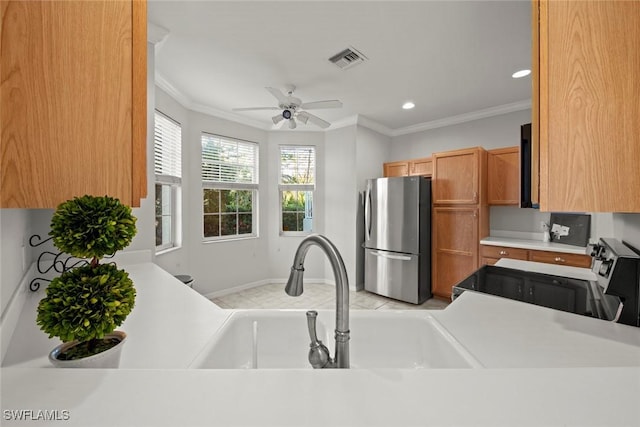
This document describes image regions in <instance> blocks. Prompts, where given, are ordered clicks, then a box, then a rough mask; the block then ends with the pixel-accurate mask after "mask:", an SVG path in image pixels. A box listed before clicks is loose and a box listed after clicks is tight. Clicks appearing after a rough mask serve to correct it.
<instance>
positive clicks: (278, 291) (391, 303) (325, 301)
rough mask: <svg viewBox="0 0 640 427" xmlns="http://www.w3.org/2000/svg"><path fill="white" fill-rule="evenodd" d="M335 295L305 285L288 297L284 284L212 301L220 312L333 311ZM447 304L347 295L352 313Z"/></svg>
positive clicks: (323, 288)
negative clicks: (234, 309) (270, 310)
mask: <svg viewBox="0 0 640 427" xmlns="http://www.w3.org/2000/svg"><path fill="white" fill-rule="evenodd" d="M335 299H336V291H335V287H334V286H333V285H325V284H309V283H305V285H304V293H303V294H302V295H300V296H299V297H290V296H289V295H287V294H286V293H285V292H284V284H279V283H273V284H268V285H262V286H257V287H255V288H251V289H246V290H243V291H238V292H234V293H231V294H227V295H224V296H220V297H216V298H212V299H211V301H213V302H214V303H215V304H216V305H218V306H219V307H220V308H238V309H243V308H254V309H259V308H263V309H264V308H266V309H279V308H280V309H285V308H289V309H291V308H296V309H305V310H308V309H315V310H320V309H333V308H335V304H336V303H335ZM447 305H449V303H448V302H447V301H443V300H438V299H435V298H431V299H429V300H427V301H425V302H424V303H423V304H421V305H415V304H409V303H405V302H402V301H397V300H394V299H391V298H385V297H383V296H380V295H376V294H372V293H370V292H367V291H358V292H354V291H351V292H349V307H350V308H351V309H352V310H441V309H443V308H445V307H446V306H447Z"/></svg>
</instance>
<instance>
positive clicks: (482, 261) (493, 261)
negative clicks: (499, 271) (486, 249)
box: [480, 257, 499, 266]
mask: <svg viewBox="0 0 640 427" xmlns="http://www.w3.org/2000/svg"><path fill="white" fill-rule="evenodd" d="M498 261H499V259H498V258H487V257H482V258H481V259H480V265H481V266H482V265H495V264H496V262H498Z"/></svg>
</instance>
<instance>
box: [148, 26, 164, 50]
mask: <svg viewBox="0 0 640 427" xmlns="http://www.w3.org/2000/svg"><path fill="white" fill-rule="evenodd" d="M168 35H169V30H167V29H166V28H164V27H161V26H160V25H156V24H154V23H153V22H147V41H148V42H149V43H153V44H154V45H156V47H159V45H160V44H162V42H164V41H165V39H166V38H167V36H168Z"/></svg>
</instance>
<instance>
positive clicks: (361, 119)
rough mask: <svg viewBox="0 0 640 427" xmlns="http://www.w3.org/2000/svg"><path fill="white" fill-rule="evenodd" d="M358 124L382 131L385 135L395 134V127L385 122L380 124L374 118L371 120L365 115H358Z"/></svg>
mask: <svg viewBox="0 0 640 427" xmlns="http://www.w3.org/2000/svg"><path fill="white" fill-rule="evenodd" d="M358 125H360V126H363V127H366V128H367V129H371V130H372V131H375V132H378V133H381V134H382V135H384V136H389V137H391V136H393V132H394V130H393V129H391V128H389V127H387V126H385V125H383V124H380V123H378V122H376V121H374V120H371V119H369V118H367V117H365V116H361V115H358Z"/></svg>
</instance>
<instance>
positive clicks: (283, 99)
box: [265, 87, 288, 105]
mask: <svg viewBox="0 0 640 427" xmlns="http://www.w3.org/2000/svg"><path fill="white" fill-rule="evenodd" d="M265 89H267V90H268V91H269V93H270V94H271V95H273V96H275V97H276V99H277V100H278V105H281V104H287V100H288V98H287V96H286V95H285V94H284V93H282V91H281V90H280V89H276V88H273V87H267V88H265Z"/></svg>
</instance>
